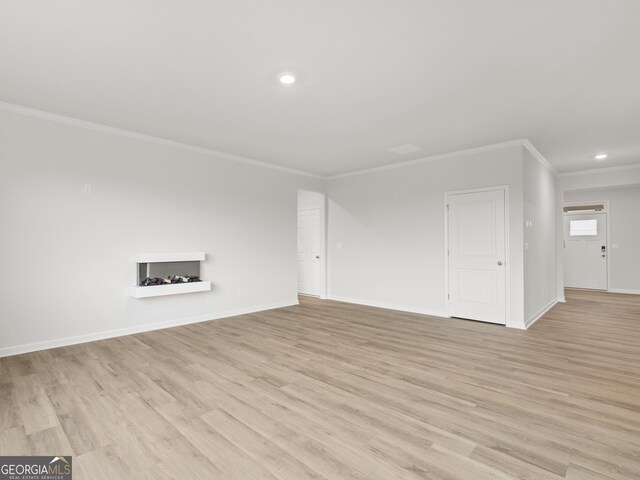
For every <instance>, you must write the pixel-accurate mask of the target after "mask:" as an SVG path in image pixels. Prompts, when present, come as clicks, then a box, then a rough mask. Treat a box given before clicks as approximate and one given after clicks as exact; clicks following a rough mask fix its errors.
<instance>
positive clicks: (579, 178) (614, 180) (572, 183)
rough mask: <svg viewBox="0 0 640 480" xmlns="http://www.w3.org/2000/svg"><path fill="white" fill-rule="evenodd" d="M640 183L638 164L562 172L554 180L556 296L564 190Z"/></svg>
mask: <svg viewBox="0 0 640 480" xmlns="http://www.w3.org/2000/svg"><path fill="white" fill-rule="evenodd" d="M630 185H640V165H634V166H630V167H618V168H615V167H614V168H603V169H597V170H591V171H586V172H578V173H573V174H563V175H560V176H559V177H558V180H557V182H556V209H555V210H556V255H557V261H556V266H557V268H556V287H557V289H558V291H557V295H558V298H564V265H563V254H564V249H563V245H562V235H563V233H562V218H563V214H562V205H563V201H564V195H565V192H570V191H576V190H588V189H591V190H593V189H611V188H617V187H623V186H630Z"/></svg>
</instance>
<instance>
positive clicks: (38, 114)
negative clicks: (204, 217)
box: [0, 101, 616, 180]
mask: <svg viewBox="0 0 640 480" xmlns="http://www.w3.org/2000/svg"><path fill="white" fill-rule="evenodd" d="M0 110H3V111H6V112H11V113H17V114H20V115H26V116H29V117H34V118H39V119H43V120H48V121H51V122H56V123H61V124H64V125H71V126H74V127H79V128H85V129H88V130H94V131H97V132H102V133H107V134H109V135H117V136H120V137H125V138H131V139H134V140H141V141H144V142H148V143H154V144H156V145H163V146H168V147H172V148H179V149H182V150H188V151H191V152H195V153H200V154H203V155H208V156H213V157H218V158H224V159H227V160H232V161H236V162H240V163H244V164H248V165H253V166H256V167H261V168H268V169H271V170H277V171H280V172H286V173H290V174H294V175H301V176H305V177H310V178H315V179H319V180H333V179H337V178H344V177H350V176H353V175H361V174H365V173H373V172H380V171H385V170H391V169H395V168H402V167H407V166H410V165H418V164H421V163H424V162H433V161H437V160H445V159H447V158H453V157H458V156H464V155H472V154H476V153H482V152H490V151H493V150H501V149H504V148H511V147H523V148H526V149H527V150H528V151H529V152H530V153H531V154H532V155H533V157H534V158H535V159H536V160H538V162H540V163H541V164H542V165H543V166H544V167H546V168H547V169H549V170H550V171H551V172H552V173H553V174H554V175H558V172H557V171H556V169H555V168H554V167H553V166H552V165H551V164H550V163H549V162H548V161H547V160H546V159H545V158H544V157H543V156H542V154H541V153H540V152H539V151H538V149H537V148H536V147H535V146H534V145H533V143H531V141H530V140H529V139H528V138H520V139H517V140H511V141H508V142H501V143H494V144H490V145H484V146H480V147H474V148H468V149H464V150H457V151H454V152H448V153H442V154H438V155H432V156H429V157H422V158H418V159H415V160H406V161H403V162H398V163H392V164H387V165H381V166H379V167H372V168H365V169H362V170H354V171H351V172H346V173H339V174H336V175H319V174H316V173H311V172H306V171H303V170H297V169H294V168H288V167H281V166H278V165H273V164H271V163H267V162H262V161H260V160H255V159H252V158H247V157H241V156H239V155H233V154H231V153H226V152H221V151H219V150H212V149H209V148H205V147H199V146H196V145H191V144H188V143H182V142H177V141H175V140H169V139H167V138H161V137H155V136H153V135H147V134H145V133H139V132H134V131H132V130H126V129H122V128H116V127H112V126H109V125H104V124H101V123H95V122H90V121H87V120H81V119H78V118H74V117H67V116H65V115H59V114H57V113H51V112H46V111H44V110H38V109H35V108H30V107H25V106H22V105H16V104H13V103H7V102H1V101H0ZM613 168H616V167H613ZM597 170H598V171H604V170H609V169H597ZM587 172H591V171H590V170H585V171H583V172H571V173H564V174H559V175H558V176H561V177H562V176H569V175H578V174H581V173H587ZM594 173H595V172H594Z"/></svg>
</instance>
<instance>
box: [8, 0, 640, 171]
mask: <svg viewBox="0 0 640 480" xmlns="http://www.w3.org/2000/svg"><path fill="white" fill-rule="evenodd" d="M1 10H2V11H1V14H0V101H4V102H9V103H14V104H19V105H24V106H27V107H32V108H36V109H41V110H45V111H49V112H54V113H58V114H61V115H66V116H71V117H75V118H79V119H83V120H88V121H92V122H97V123H102V124H106V125H111V126H114V127H118V128H123V129H128V130H132V131H135V132H140V133H145V134H149V135H154V136H158V137H163V138H167V139H171V140H175V141H179V142H183V143H188V144H192V145H196V146H201V147H206V148H210V149H214V150H220V151H224V152H227V153H232V154H235V155H239V156H244V157H249V158H252V159H256V160H261V161H264V162H269V163H272V164H275V165H280V166H285V167H290V168H295V169H298V170H304V171H307V172H313V173H317V174H321V175H332V174H339V173H344V172H349V171H354V170H359V169H363V168H370V167H375V166H379V165H387V164H391V163H394V162H400V161H405V160H410V159H414V158H421V157H425V156H430V155H435V154H440V153H446V152H450V151H455V150H461V149H466V148H472V147H477V146H482V145H487V144H492V143H497V142H502V141H507V140H513V139H517V138H524V137H528V138H530V139H531V141H532V142H533V144H534V145H535V146H536V147H537V148H538V150H539V151H540V152H541V153H542V154H543V155H544V156H545V157H546V158H547V160H549V162H551V164H553V165H554V166H555V167H556V168H557V169H558V170H559V171H560V172H567V171H574V170H583V169H589V168H598V167H609V166H618V165H627V164H632V163H639V162H640V1H639V0H483V1H478V0H395V1H393V0H349V1H344V0H342V1H335V0H323V1H318V0H270V1H264V0H227V1H220V0H217V1H216V0H180V1H178V0H173V1H169V0H103V1H91V2H88V1H86V0H57V1H55V2H53V1H42V0H3V2H2V9H1ZM284 70H290V71H294V72H296V73H297V75H298V82H297V83H296V84H294V85H293V86H289V87H286V86H283V85H280V84H279V83H278V81H277V75H278V73H279V72H281V71H284ZM405 144H413V145H417V146H419V147H421V148H422V150H421V151H418V152H413V153H410V154H407V155H398V154H395V153H392V152H390V151H389V149H390V148H392V147H397V146H401V145H405ZM601 151H604V152H607V153H609V155H610V157H609V159H607V160H606V161H604V162H596V161H594V160H593V156H594V155H595V154H596V153H599V152H601Z"/></svg>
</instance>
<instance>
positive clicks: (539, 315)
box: [524, 298, 565, 330]
mask: <svg viewBox="0 0 640 480" xmlns="http://www.w3.org/2000/svg"><path fill="white" fill-rule="evenodd" d="M558 302H561V303H564V302H565V300H564V298H563V299H559V298H554V299H553V300H551V301H550V302H549V303H548V304H547V305H545V306H544V307H542V308H541V309H540V310H538V312H537V313H534V314H533V316H532V317H531V318H530V319H529V320H527V321H526V322H525V326H524V328H525V330H526V329H528V328H529V327H530V326H531V325H533V324H534V323H536V322H537V321H538V320H539V319H541V318H542V317H543V315H544V314H545V313H547V312H548V311H549V310H551V309H552V308H553V307H555V305H556V304H557V303H558Z"/></svg>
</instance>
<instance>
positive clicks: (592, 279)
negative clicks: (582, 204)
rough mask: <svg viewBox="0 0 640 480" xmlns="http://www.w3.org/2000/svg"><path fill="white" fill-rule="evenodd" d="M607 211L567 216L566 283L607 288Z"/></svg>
mask: <svg viewBox="0 0 640 480" xmlns="http://www.w3.org/2000/svg"><path fill="white" fill-rule="evenodd" d="M607 257H608V248H607V214H606V213H594V214H574V215H565V216H564V285H565V287H572V288H591V289H594V290H606V289H607Z"/></svg>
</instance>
